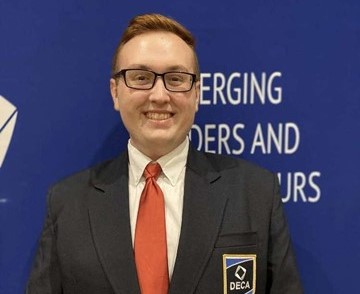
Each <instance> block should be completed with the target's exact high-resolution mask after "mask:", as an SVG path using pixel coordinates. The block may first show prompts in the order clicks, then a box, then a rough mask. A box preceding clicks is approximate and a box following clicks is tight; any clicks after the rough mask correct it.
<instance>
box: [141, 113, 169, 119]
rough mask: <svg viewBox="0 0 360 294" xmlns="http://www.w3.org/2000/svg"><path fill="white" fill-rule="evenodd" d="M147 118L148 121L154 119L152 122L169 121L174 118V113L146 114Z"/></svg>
mask: <svg viewBox="0 0 360 294" xmlns="http://www.w3.org/2000/svg"><path fill="white" fill-rule="evenodd" d="M145 116H146V117H147V118H148V119H152V120H166V119H169V118H170V117H172V116H173V114H172V113H169V112H166V113H163V112H161V113H159V112H146V113H145Z"/></svg>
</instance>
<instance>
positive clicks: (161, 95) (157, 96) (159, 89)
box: [149, 77, 170, 103]
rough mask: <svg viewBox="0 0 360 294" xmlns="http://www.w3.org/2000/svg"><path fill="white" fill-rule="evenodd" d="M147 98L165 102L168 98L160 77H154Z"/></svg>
mask: <svg viewBox="0 0 360 294" xmlns="http://www.w3.org/2000/svg"><path fill="white" fill-rule="evenodd" d="M149 99H150V101H154V102H157V103H165V102H168V101H169V100H170V97H169V91H168V90H167V89H166V88H165V83H164V80H163V79H162V77H156V80H155V84H154V87H153V88H152V89H151V93H150V97H149Z"/></svg>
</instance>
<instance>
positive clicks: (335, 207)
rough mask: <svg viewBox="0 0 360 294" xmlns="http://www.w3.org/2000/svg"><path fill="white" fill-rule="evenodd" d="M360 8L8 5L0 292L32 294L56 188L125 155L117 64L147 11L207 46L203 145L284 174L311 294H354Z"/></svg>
mask: <svg viewBox="0 0 360 294" xmlns="http://www.w3.org/2000/svg"><path fill="white" fill-rule="evenodd" d="M359 3H360V2H358V1H325V0H323V1H318V0H313V1H310V0H308V1H290V0H288V1H285V0H284V1H221V2H220V1H212V2H209V1H191V0H182V1H178V2H177V3H163V2H162V1H151V3H150V1H149V3H148V2H146V1H144V3H132V2H130V1H129V2H128V3H125V1H122V2H121V1H114V0H109V1H95V0H92V1H90V0H71V1H70V0H62V1H54V0H47V1H45V0H39V1H25V0H13V1H7V2H5V1H0V95H1V96H2V97H0V224H1V227H0V293H6V294H7V293H23V290H24V285H25V282H26V279H27V276H28V273H29V270H30V266H31V262H32V258H33V256H34V253H35V250H36V246H37V244H36V242H37V239H38V238H39V234H40V231H41V227H42V223H43V220H44V217H45V197H46V191H47V189H48V187H49V185H50V184H52V183H54V182H56V181H57V180H58V179H60V178H62V177H64V176H66V175H69V174H71V173H73V172H75V171H78V170H81V169H84V168H86V167H88V166H90V165H93V164H95V163H97V162H99V161H102V160H104V159H108V158H111V157H114V156H116V155H117V154H118V153H119V152H120V151H121V150H122V149H124V147H125V146H126V143H127V138H128V135H127V133H126V131H125V130H124V127H123V126H122V125H121V123H120V118H119V115H118V114H117V113H116V112H115V111H113V109H112V100H111V96H110V93H109V75H110V66H111V57H112V54H113V51H114V49H115V46H116V44H117V42H118V40H119V38H120V34H121V32H122V30H123V29H124V28H125V26H126V25H127V22H128V21H129V19H130V18H131V17H132V16H133V15H135V14H139V13H147V12H159V13H163V14H165V15H169V16H172V17H174V18H175V19H177V20H179V21H180V22H182V23H183V24H185V25H186V26H187V27H188V28H189V29H190V30H191V31H192V32H193V33H194V34H195V36H196V37H197V40H198V43H197V51H198V54H199V59H200V66H201V72H202V82H203V87H202V92H201V105H200V111H199V113H198V114H197V118H196V121H195V124H194V126H193V128H192V131H191V139H192V141H193V144H194V145H195V146H197V147H198V148H199V149H202V150H206V151H209V152H217V153H224V154H230V155H231V156H240V157H243V158H245V159H248V160H251V161H253V162H256V163H258V164H260V165H262V166H264V167H266V168H268V169H270V170H273V171H275V172H278V175H279V178H280V180H281V184H282V193H283V202H284V205H285V209H286V213H287V217H288V221H289V226H290V229H291V233H292V239H293V243H294V247H295V251H296V255H297V259H298V263H299V268H300V271H301V276H302V280H303V283H304V287H305V293H314V294H319V293H326V294H331V293H356V292H358V291H357V290H356V289H358V287H357V286H356V283H355V282H356V279H357V278H358V272H359V269H358V264H359V262H360V256H359V255H360V254H359V249H360V233H359V232H360V216H359V215H360V200H359V196H360V185H359V172H358V169H359V166H360V162H359V161H360V159H359V158H360V156H359V155H360V154H359V150H360V144H359V141H360V139H359V127H360V123H359V114H360V109H359V108H360V103H359V99H360V70H359V68H360V4H359ZM12 131H13V132H12ZM11 134H12V136H11ZM7 147H8V148H7Z"/></svg>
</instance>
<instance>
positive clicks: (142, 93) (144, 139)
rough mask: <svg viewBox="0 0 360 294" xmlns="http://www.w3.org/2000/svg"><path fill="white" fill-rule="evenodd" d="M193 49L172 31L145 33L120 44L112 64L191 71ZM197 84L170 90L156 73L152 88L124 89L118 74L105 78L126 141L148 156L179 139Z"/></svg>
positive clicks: (156, 154) (195, 102)
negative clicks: (174, 90) (108, 80)
mask: <svg viewBox="0 0 360 294" xmlns="http://www.w3.org/2000/svg"><path fill="white" fill-rule="evenodd" d="M193 54H194V53H193V51H192V49H191V48H190V47H189V46H188V45H187V44H186V43H185V42H184V41H183V40H182V39H180V38H179V37H178V36H176V35H175V34H172V33H168V32H150V33H146V34H142V35H139V36H136V37H134V38H133V39H131V40H130V41H128V42H127V43H126V44H125V45H124V46H123V48H122V49H121V50H120V53H119V57H118V64H117V68H118V70H122V69H148V70H152V71H154V72H157V73H164V72H167V71H182V72H189V73H194V70H195V68H194V55H193ZM199 87H200V85H199V82H197V83H195V84H194V86H193V88H192V89H191V90H190V91H189V92H170V91H168V90H167V89H166V88H165V87H164V84H163V80H162V79H161V78H160V77H158V78H157V79H156V82H155V85H154V87H153V88H152V89H150V90H136V89H131V88H128V87H127V86H126V85H125V82H124V78H123V77H121V78H119V79H118V80H117V81H115V80H114V79H111V80H110V89H111V95H112V97H113V100H114V108H115V109H116V110H117V111H119V112H120V116H121V118H122V121H123V123H124V125H125V127H126V129H127V130H128V132H129V134H130V140H131V143H132V144H133V145H134V146H135V147H136V148H137V149H138V150H140V151H141V152H143V153H144V154H145V155H147V156H149V157H150V158H152V159H153V160H155V159H157V158H159V157H161V156H163V155H165V154H167V153H169V152H170V151H172V150H173V149H175V148H176V147H177V146H178V145H179V144H181V143H182V142H183V141H184V139H185V137H186V135H187V133H188V132H189V130H190V128H191V125H192V124H193V122H194V117H195V112H196V111H197V109H198V97H199V96H198V95H199Z"/></svg>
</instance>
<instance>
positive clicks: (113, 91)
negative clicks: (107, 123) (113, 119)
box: [110, 79, 120, 111]
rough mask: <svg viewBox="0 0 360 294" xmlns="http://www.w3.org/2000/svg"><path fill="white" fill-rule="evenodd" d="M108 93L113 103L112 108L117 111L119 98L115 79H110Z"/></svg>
mask: <svg viewBox="0 0 360 294" xmlns="http://www.w3.org/2000/svg"><path fill="white" fill-rule="evenodd" d="M110 93H111V97H112V99H113V103H114V109H115V110H117V111H119V109H120V108H119V99H118V91H117V82H116V80H115V79H110Z"/></svg>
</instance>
